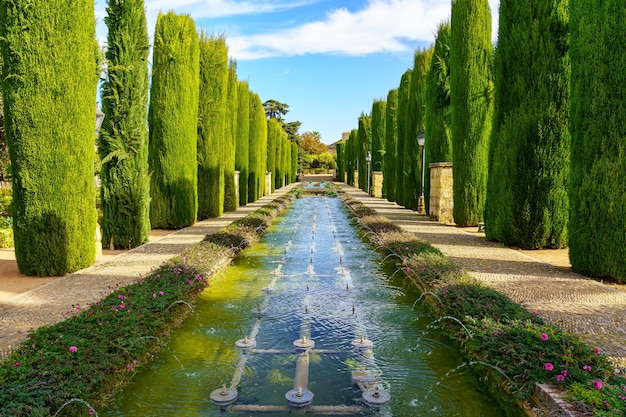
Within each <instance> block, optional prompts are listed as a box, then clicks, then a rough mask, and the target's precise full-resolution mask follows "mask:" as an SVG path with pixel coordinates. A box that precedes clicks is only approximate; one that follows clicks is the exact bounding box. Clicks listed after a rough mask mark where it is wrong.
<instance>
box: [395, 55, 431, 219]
mask: <svg viewBox="0 0 626 417" xmlns="http://www.w3.org/2000/svg"><path fill="white" fill-rule="evenodd" d="M432 53H433V49H432V48H430V49H421V48H419V49H418V50H417V51H415V56H414V59H413V71H412V72H411V89H410V93H409V107H408V110H409V113H408V115H407V120H406V122H407V126H406V131H405V136H404V152H403V153H402V155H403V158H404V161H403V165H404V175H405V180H407V181H404V182H403V183H402V185H403V187H404V190H403V193H402V194H403V196H404V205H405V206H406V207H408V208H410V209H413V210H416V209H417V204H418V198H419V196H420V193H421V189H420V187H421V181H422V153H421V147H420V146H419V145H418V143H417V135H419V134H420V132H422V131H423V130H424V113H425V111H426V73H427V72H428V70H429V69H430V61H431V58H432Z"/></svg>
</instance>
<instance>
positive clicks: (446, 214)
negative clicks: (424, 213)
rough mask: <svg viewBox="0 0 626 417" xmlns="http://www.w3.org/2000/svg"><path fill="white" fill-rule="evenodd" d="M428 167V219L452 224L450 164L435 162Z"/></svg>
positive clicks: (452, 201) (452, 199)
mask: <svg viewBox="0 0 626 417" xmlns="http://www.w3.org/2000/svg"><path fill="white" fill-rule="evenodd" d="M428 167H429V168H430V200H429V203H430V210H429V214H430V217H432V218H433V219H435V220H438V221H440V222H442V223H454V217H453V213H452V208H453V206H454V198H453V194H452V181H453V177H452V162H437V163H433V164H429V165H428Z"/></svg>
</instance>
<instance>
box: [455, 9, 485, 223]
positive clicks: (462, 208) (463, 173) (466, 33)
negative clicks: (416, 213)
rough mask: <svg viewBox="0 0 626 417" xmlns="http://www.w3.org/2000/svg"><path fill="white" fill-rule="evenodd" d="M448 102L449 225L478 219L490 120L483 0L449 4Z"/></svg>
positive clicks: (483, 187) (483, 186)
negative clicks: (451, 169)
mask: <svg viewBox="0 0 626 417" xmlns="http://www.w3.org/2000/svg"><path fill="white" fill-rule="evenodd" d="M451 22H452V23H451V30H450V99H451V103H452V148H453V152H452V159H453V164H454V186H453V188H454V209H453V215H454V221H455V222H456V224H458V225H459V226H472V225H476V224H478V222H479V221H481V220H482V219H483V210H484V206H485V197H486V194H487V160H488V153H489V135H490V134H491V119H492V116H493V90H494V88H493V75H492V73H493V45H492V44H491V11H490V10H489V3H488V1H487V0H452V19H451Z"/></svg>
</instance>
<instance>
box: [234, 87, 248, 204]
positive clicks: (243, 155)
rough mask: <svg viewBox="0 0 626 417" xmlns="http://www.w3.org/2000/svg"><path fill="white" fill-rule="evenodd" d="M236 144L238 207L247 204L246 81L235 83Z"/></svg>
mask: <svg viewBox="0 0 626 417" xmlns="http://www.w3.org/2000/svg"><path fill="white" fill-rule="evenodd" d="M237 87H238V88H237V98H238V100H237V135H236V136H237V137H236V140H237V143H236V145H235V148H236V152H235V169H236V170H237V171H239V205H240V206H245V205H246V204H248V171H249V167H248V163H249V157H250V156H249V146H250V145H249V143H248V142H249V136H250V90H249V88H248V82H247V81H238V82H237Z"/></svg>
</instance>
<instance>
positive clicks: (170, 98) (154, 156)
mask: <svg viewBox="0 0 626 417" xmlns="http://www.w3.org/2000/svg"><path fill="white" fill-rule="evenodd" d="M152 61H153V65H152V85H151V88H150V109H149V113H148V123H149V126H150V130H149V136H150V140H149V153H148V163H149V166H150V171H151V176H150V196H151V201H150V221H151V222H152V227H154V228H163V229H170V228H174V229H177V228H182V227H185V226H189V225H191V224H193V223H194V222H195V220H196V213H197V211H198V165H197V163H196V162H195V161H196V154H197V138H198V132H197V130H198V129H197V126H198V91H199V74H200V70H199V49H198V34H197V33H196V26H195V23H194V22H193V19H192V18H191V17H190V16H188V15H177V14H175V13H173V12H169V13H167V14H162V13H160V14H159V17H158V18H157V24H156V31H155V36H154V53H153V60H152Z"/></svg>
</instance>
